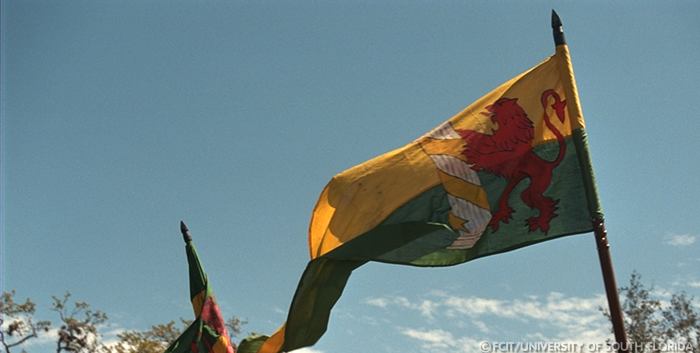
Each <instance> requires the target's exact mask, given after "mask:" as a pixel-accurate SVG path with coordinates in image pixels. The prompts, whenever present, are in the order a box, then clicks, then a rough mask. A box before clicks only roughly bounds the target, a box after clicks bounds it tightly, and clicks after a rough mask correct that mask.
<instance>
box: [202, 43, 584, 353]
mask: <svg viewBox="0 0 700 353" xmlns="http://www.w3.org/2000/svg"><path fill="white" fill-rule="evenodd" d="M549 89H551V90H554V91H555V92H556V93H557V94H558V95H559V96H560V98H561V99H562V100H565V101H566V109H567V111H566V114H567V115H568V117H567V120H568V121H569V122H570V123H568V122H567V123H561V122H560V121H559V119H557V116H556V114H555V112H554V111H553V109H552V108H551V107H550V106H549V105H551V104H552V102H546V103H547V107H546V108H543V106H542V104H543V103H542V101H541V99H542V94H543V92H544V91H545V90H549ZM501 97H508V98H517V103H518V105H520V106H521V107H522V108H523V109H524V111H525V112H526V113H527V115H528V118H529V119H530V120H531V121H532V122H533V125H534V138H533V139H532V142H531V144H532V146H533V147H534V146H537V145H540V144H543V143H547V142H550V141H553V140H556V136H555V135H554V133H553V132H552V131H551V129H549V128H548V127H547V126H546V125H545V123H544V120H543V115H544V114H545V113H546V114H548V115H549V117H550V119H549V120H550V122H551V123H552V124H553V125H554V126H555V127H556V129H557V130H558V131H559V132H560V133H561V134H562V135H563V136H564V137H567V136H569V135H571V134H572V131H573V130H575V129H578V128H582V127H584V121H583V114H582V113H581V105H580V102H579V99H578V93H577V91H576V84H575V79H574V76H573V70H572V68H571V61H570V58H569V52H568V48H567V47H566V46H565V45H561V46H558V47H557V48H556V53H555V55H553V56H551V57H549V58H547V59H546V60H544V61H543V62H542V63H540V64H539V65H537V66H535V67H533V68H532V69H530V70H528V71H526V72H524V73H522V74H520V75H518V76H516V77H514V78H513V79H511V80H509V81H507V82H505V83H504V84H502V85H501V86H499V87H498V88H496V89H495V90H493V91H491V92H489V93H488V94H486V95H484V96H483V97H481V98H479V99H478V100H477V101H475V102H474V103H472V104H471V105H469V106H468V107H467V108H465V109H464V110H463V111H461V112H459V113H458V114H456V115H455V116H453V117H452V118H450V119H449V120H448V121H447V122H445V123H443V124H442V125H441V126H439V127H438V128H436V129H435V130H433V131H431V132H429V133H427V134H426V135H424V136H422V137H421V138H419V139H417V140H415V141H413V142H411V143H409V144H408V145H406V146H404V147H401V148H399V149H396V150H394V151H391V152H389V153H386V154H384V155H381V156H379V157H376V158H374V159H372V160H370V161H367V162H365V163H362V164H360V165H357V166H355V167H353V168H350V169H348V170H346V171H344V172H342V173H340V174H338V175H336V176H335V177H333V179H332V180H331V181H330V182H329V183H328V185H326V187H325V188H324V189H323V192H322V193H321V196H320V197H319V200H318V202H317V204H316V207H315V208H314V210H313V213H312V217H311V223H310V225H309V239H308V241H309V252H310V256H311V259H316V258H318V257H320V256H323V255H325V254H327V253H329V252H330V251H332V250H334V249H336V248H338V247H339V246H341V245H343V244H344V243H346V242H348V241H350V240H352V239H354V238H356V237H358V236H360V235H362V234H364V233H366V232H368V231H370V230H371V229H373V228H374V227H376V226H377V225H379V224H381V222H382V221H384V220H385V219H386V217H388V216H389V215H391V214H392V212H394V211H395V210H396V209H397V208H398V207H400V206H402V205H404V204H405V203H406V202H408V201H410V200H411V199H413V198H414V197H416V196H418V195H420V194H421V193H423V192H424V191H426V190H428V189H430V188H432V187H435V186H437V185H443V187H445V190H446V191H447V193H448V194H449V195H450V196H452V197H455V198H458V199H461V200H463V201H466V202H469V203H472V204H473V205H476V206H478V207H481V208H482V209H485V210H489V204H488V199H487V197H486V193H485V191H484V190H483V188H481V186H480V185H478V184H475V183H473V182H470V181H469V175H468V173H462V176H461V177H460V176H455V175H452V174H450V173H448V172H449V170H448V169H449V168H463V167H464V166H465V165H466V166H467V167H468V164H469V161H468V160H467V159H466V157H465V156H464V154H463V153H462V152H463V151H464V147H465V142H464V140H463V139H462V138H461V137H460V135H459V131H460V130H473V131H477V132H481V133H484V134H492V133H493V132H494V131H497V130H498V126H497V124H495V123H493V122H492V121H491V119H490V118H489V116H487V114H484V113H485V112H487V107H488V106H489V105H491V104H493V103H494V102H496V101H497V100H498V99H499V98H501ZM544 109H546V112H545V111H544ZM565 121H566V120H565ZM397 123H400V122H397ZM439 162H441V163H447V164H446V165H447V166H446V167H445V166H443V167H441V166H440V165H438V163H439ZM460 163H462V164H460ZM455 166H457V167H455ZM453 171H454V170H453ZM448 216H449V217H448V221H449V223H450V225H451V226H452V227H453V228H454V229H460V228H462V227H463V225H464V224H465V222H468V220H464V219H462V218H460V217H458V216H456V215H454V214H452V213H450V214H449V215H448ZM193 303H194V302H193ZM284 335H285V325H283V326H282V327H281V328H280V329H278V330H277V332H275V334H273V335H272V336H271V337H270V338H268V339H267V340H266V341H265V343H264V344H263V345H262V346H261V348H260V349H259V351H258V353H278V352H280V350H281V349H282V347H283V345H284Z"/></svg>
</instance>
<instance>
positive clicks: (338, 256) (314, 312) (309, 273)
mask: <svg viewBox="0 0 700 353" xmlns="http://www.w3.org/2000/svg"><path fill="white" fill-rule="evenodd" d="M566 143H567V153H566V155H565V158H564V160H563V161H562V162H561V164H560V165H559V166H558V167H557V168H556V169H555V171H554V175H553V178H552V184H551V185H550V187H549V188H548V189H547V191H546V192H545V196H547V197H551V198H553V199H558V200H560V201H559V204H558V209H557V211H556V213H557V216H556V217H555V218H553V219H552V221H551V223H550V230H549V231H548V233H547V234H544V233H543V232H541V231H539V230H537V231H534V232H529V231H528V228H527V225H526V223H525V220H526V219H527V218H528V217H531V216H533V215H536V212H537V211H533V210H531V209H530V208H529V207H528V206H527V205H525V204H524V203H523V201H522V200H521V199H520V194H521V193H522V191H523V190H524V189H525V188H527V186H528V182H529V181H527V180H524V181H522V182H521V183H520V184H519V185H518V186H517V187H516V188H515V189H514V190H513V192H512V194H511V197H510V199H509V203H510V206H511V207H512V208H513V209H514V210H515V212H514V213H513V219H512V220H511V221H510V222H509V223H508V224H503V223H502V224H501V226H500V228H499V230H498V231H497V232H495V233H492V232H491V231H490V230H487V231H486V232H484V234H483V235H482V237H481V239H480V240H479V241H478V242H477V243H476V245H475V246H474V247H473V248H470V249H463V250H448V249H446V247H447V246H448V245H450V244H451V243H452V242H453V241H454V240H455V239H456V238H457V237H458V234H457V232H455V231H454V230H452V229H451V228H450V226H449V225H448V222H447V219H448V218H447V217H448V212H449V210H450V205H449V202H448V198H447V193H446V191H445V189H444V188H443V187H442V186H437V187H434V188H432V189H430V190H428V191H426V192H424V193H422V194H421V195H419V196H417V197H416V198H414V199H413V200H411V201H410V202H408V203H406V204H405V205H403V206H402V207H400V208H399V209H397V210H396V211H395V212H393V213H392V214H391V215H390V216H389V217H387V219H386V220H384V222H382V224H381V225H379V226H378V227H376V228H374V229H372V230H371V231H369V232H367V233H365V234H363V235H362V236H360V237H357V238H355V239H353V240H352V241H350V242H348V243H346V244H344V245H343V246H342V247H339V248H337V249H335V250H333V251H332V252H330V253H329V254H327V255H325V256H323V257H320V258H317V259H315V260H312V261H311V262H309V264H308V266H307V268H306V270H305V271H304V273H303V274H302V277H301V280H300V282H299V286H298V287H297V292H296V293H295V295H294V299H293V300H292V304H291V308H290V310H289V313H290V316H289V317H288V318H287V326H286V332H285V343H284V347H283V350H284V351H290V350H294V349H297V348H301V347H306V346H310V345H313V344H315V343H316V342H317V341H318V339H319V338H320V337H321V336H322V335H323V333H324V332H325V331H326V328H327V325H328V320H329V317H330V312H331V309H332V307H333V305H335V303H336V302H337V301H338V299H339V298H340V295H341V294H342V292H343V289H344V288H345V285H346V284H347V281H348V279H349V278H350V274H351V273H352V271H353V270H354V269H356V268H358V267H359V266H361V265H363V264H364V263H365V262H367V261H380V262H388V263H398V264H408V265H414V266H449V265H455V264H458V263H463V262H466V261H469V260H472V259H475V258H478V257H482V256H487V255H492V254H497V253H501V252H505V251H509V250H513V249H517V248H520V247H523V246H527V245H531V244H535V243H538V242H541V241H545V240H550V239H554V238H558V237H561V236H565V235H571V234H578V233H584V232H589V231H591V230H592V227H591V221H590V219H591V217H590V213H589V211H588V203H587V200H586V198H585V197H582V196H583V195H586V192H585V184H584V182H585V179H584V178H582V177H580V175H582V174H583V173H582V170H581V169H582V166H581V165H580V164H579V159H578V158H577V153H576V148H574V144H575V143H576V141H575V139H573V138H567V139H566ZM558 150H559V145H558V143H557V142H556V141H553V142H551V143H547V144H543V145H540V146H537V147H536V148H535V152H536V153H537V154H538V155H539V156H541V157H542V158H545V159H548V160H551V159H553V158H554V157H555V156H556V154H557V152H558ZM479 178H480V180H481V183H482V186H483V187H484V188H485V190H486V192H487V194H488V196H489V204H490V205H497V204H498V202H497V201H498V198H499V196H500V195H501V192H502V191H503V189H504V187H505V184H506V182H505V180H504V179H503V178H500V177H498V176H495V175H491V174H488V173H483V172H481V173H479ZM493 211H494V210H492V212H493ZM263 341H264V338H263V337H262V336H259V337H257V338H251V339H249V340H244V343H241V346H242V347H245V349H246V350H241V352H242V353H248V352H255V351H257V348H259V345H260V344H262V342H263ZM249 347H250V348H249Z"/></svg>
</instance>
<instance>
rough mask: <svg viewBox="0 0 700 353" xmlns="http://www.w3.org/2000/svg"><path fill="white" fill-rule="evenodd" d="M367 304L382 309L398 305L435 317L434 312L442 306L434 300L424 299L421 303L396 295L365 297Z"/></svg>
mask: <svg viewBox="0 0 700 353" xmlns="http://www.w3.org/2000/svg"><path fill="white" fill-rule="evenodd" d="M365 304H367V305H371V306H376V307H379V308H382V309H386V308H387V307H389V306H390V305H394V306H398V307H401V308H405V309H410V310H416V311H418V312H419V313H420V314H421V315H422V316H424V317H426V318H428V319H433V317H434V313H435V312H436V311H437V309H438V308H439V307H440V304H439V303H437V302H435V301H432V300H427V299H425V300H422V301H421V302H420V303H412V302H411V301H410V300H408V298H406V297H401V296H395V297H380V298H368V299H365Z"/></svg>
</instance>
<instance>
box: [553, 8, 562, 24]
mask: <svg viewBox="0 0 700 353" xmlns="http://www.w3.org/2000/svg"><path fill="white" fill-rule="evenodd" d="M561 26H562V24H561V18H559V15H558V14H557V12H556V11H554V9H552V28H559V27H561Z"/></svg>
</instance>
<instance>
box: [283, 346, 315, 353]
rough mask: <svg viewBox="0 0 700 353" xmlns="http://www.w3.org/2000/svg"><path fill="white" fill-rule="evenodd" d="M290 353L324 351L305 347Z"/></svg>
mask: <svg viewBox="0 0 700 353" xmlns="http://www.w3.org/2000/svg"><path fill="white" fill-rule="evenodd" d="M289 353H323V351H320V350H318V349H313V348H309V347H304V348H299V349H296V350H293V351H291V352H289Z"/></svg>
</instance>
